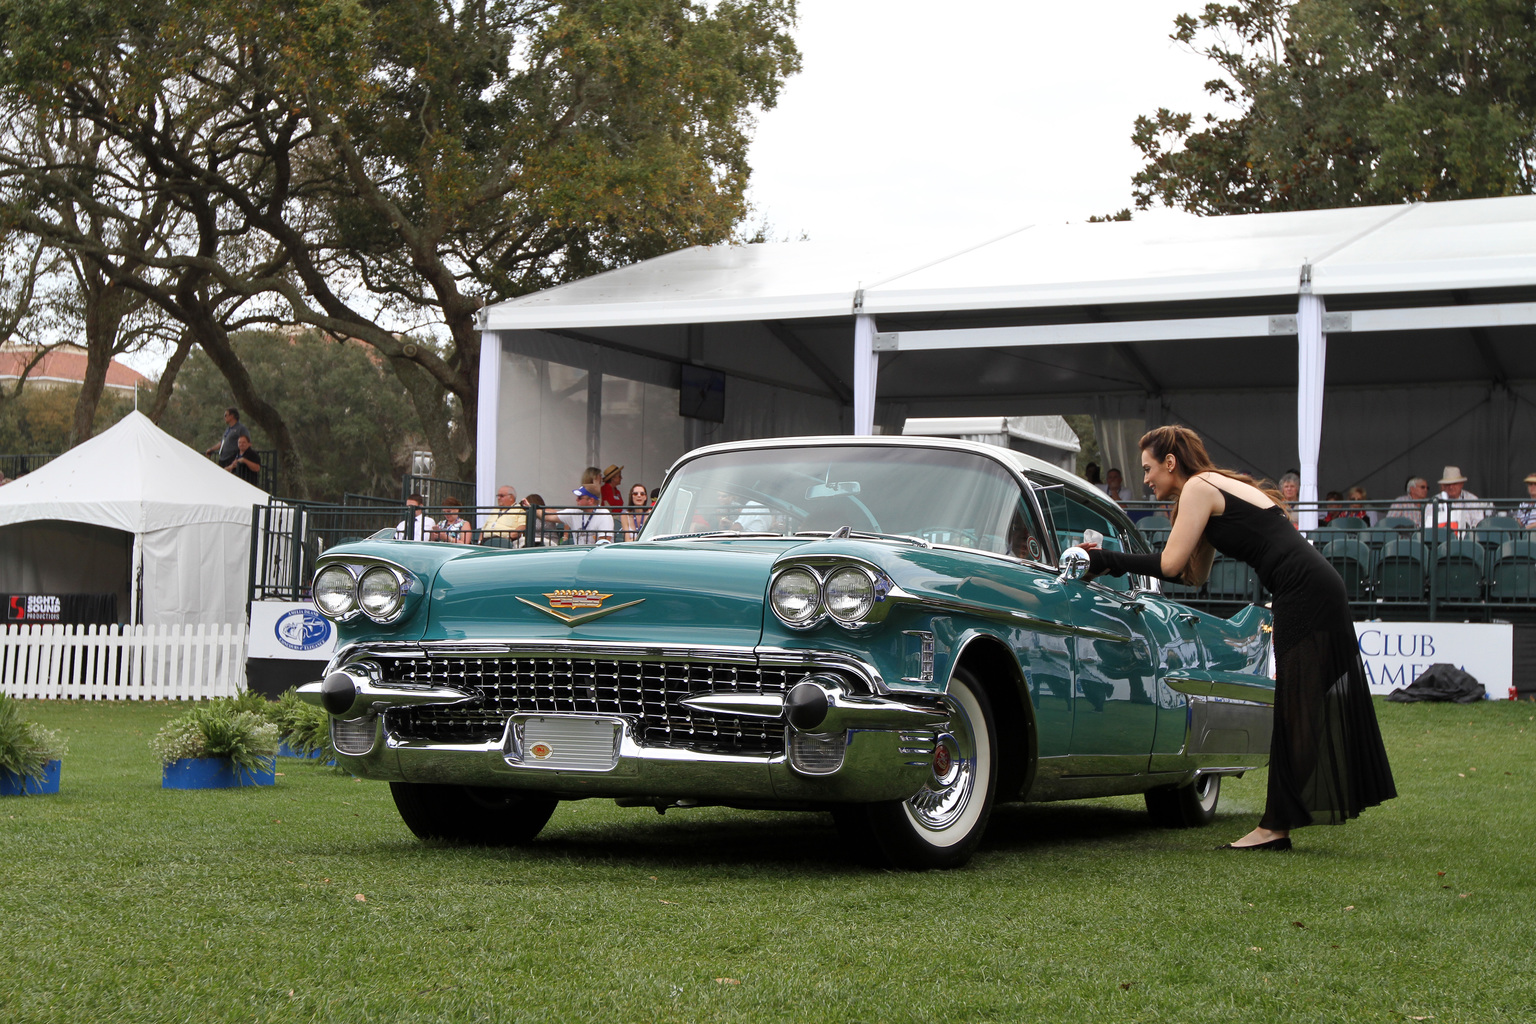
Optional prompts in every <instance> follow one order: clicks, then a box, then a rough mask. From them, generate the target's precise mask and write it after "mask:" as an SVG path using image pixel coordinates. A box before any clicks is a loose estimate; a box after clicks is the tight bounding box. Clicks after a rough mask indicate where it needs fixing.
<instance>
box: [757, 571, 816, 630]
mask: <svg viewBox="0 0 1536 1024" xmlns="http://www.w3.org/2000/svg"><path fill="white" fill-rule="evenodd" d="M768 603H769V604H770V605H771V606H772V607H773V614H775V615H777V616H778V617H779V618H780V619H782V620H784V623H785V624H786V625H789V626H807V625H810V623H811V622H813V621H814V620H815V619H816V617H817V615H818V614H820V612H821V581H820V580H818V579H817V578H816V577H815V576H814V575H812V574H811V572H810V570H808V569H790V570H788V571H787V572H782V573H780V574H779V578H778V579H776V580H774V581H773V588H772V589H771V590H770V591H769V593H768Z"/></svg>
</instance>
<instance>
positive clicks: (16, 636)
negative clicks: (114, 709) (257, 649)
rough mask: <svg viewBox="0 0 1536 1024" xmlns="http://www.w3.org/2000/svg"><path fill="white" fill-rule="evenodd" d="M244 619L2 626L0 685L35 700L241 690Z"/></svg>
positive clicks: (192, 695) (177, 696)
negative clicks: (190, 623)
mask: <svg viewBox="0 0 1536 1024" xmlns="http://www.w3.org/2000/svg"><path fill="white" fill-rule="evenodd" d="M245 645H246V626H245V623H243V622H241V623H235V624H228V623H226V624H222V625H216V626H210V625H206V624H204V625H198V626H61V625H40V626H6V627H4V631H3V633H0V691H4V692H5V693H7V694H9V695H10V696H12V697H30V698H33V699H40V700H198V699H200V698H206V697H232V696H234V695H235V694H237V693H239V692H240V691H241V690H244V689H245Z"/></svg>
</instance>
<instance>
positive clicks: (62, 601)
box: [3, 594, 117, 626]
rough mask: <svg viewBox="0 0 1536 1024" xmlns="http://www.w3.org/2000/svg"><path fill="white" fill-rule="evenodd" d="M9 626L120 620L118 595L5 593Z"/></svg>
mask: <svg viewBox="0 0 1536 1024" xmlns="http://www.w3.org/2000/svg"><path fill="white" fill-rule="evenodd" d="M3 600H4V605H5V622H6V625H9V626H30V625H42V624H44V623H51V622H59V623H64V624H66V625H102V626H105V625H110V624H111V623H114V622H116V621H117V595H116V594H5V595H3Z"/></svg>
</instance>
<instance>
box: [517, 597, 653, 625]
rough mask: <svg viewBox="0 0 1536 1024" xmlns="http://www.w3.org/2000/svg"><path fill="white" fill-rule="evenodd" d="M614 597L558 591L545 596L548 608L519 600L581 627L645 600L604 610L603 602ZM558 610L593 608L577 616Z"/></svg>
mask: <svg viewBox="0 0 1536 1024" xmlns="http://www.w3.org/2000/svg"><path fill="white" fill-rule="evenodd" d="M612 596H613V595H612V594H603V593H600V592H598V591H596V590H557V591H555V592H554V593H552V594H545V595H544V598H545V600H547V601H548V602H549V607H548V608H546V607H544V606H543V605H541V604H538V603H537V602H534V601H530V600H528V599H527V598H526V597H519V598H518V600H519V601H521V602H523V604H525V605H527V606H528V607H530V608H537V609H538V610H539V611H541V612H543V613H544V614H546V615H553V616H554V617H555V618H557V619H559V620H560V621H561V622H563V623H565V624H566V625H567V626H579V625H581V624H582V623H583V622H591V621H592V620H593V619H600V618H602V617H603V616H604V615H608V614H611V613H613V612H616V611H618V610H619V609H621V608H632V607H634V606H635V605H637V604H639V603H640V602H641V601H644V600H645V598H643V597H642V598H640V599H639V600H638V601H626V602H625V603H624V604H616V605H614V606H613V607H611V608H604V607H603V602H604V601H606V600H608V599H609V598H610V597H612ZM557 608H570V609H572V610H573V611H574V610H575V609H577V608H591V609H593V610H592V611H589V612H580V613H579V614H576V615H566V614H565V613H564V612H560V611H556V610H555V609H557Z"/></svg>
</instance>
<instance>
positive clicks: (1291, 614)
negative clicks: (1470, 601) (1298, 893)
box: [1205, 488, 1397, 831]
mask: <svg viewBox="0 0 1536 1024" xmlns="http://www.w3.org/2000/svg"><path fill="white" fill-rule="evenodd" d="M1219 489H1220V490H1221V492H1222V494H1223V496H1224V497H1225V498H1226V511H1224V512H1222V513H1221V514H1220V515H1216V516H1212V517H1211V518H1210V521H1209V522H1208V523H1207V525H1206V528H1205V537H1206V539H1207V540H1209V541H1210V542H1211V544H1212V545H1213V546H1214V547H1215V548H1216V550H1217V551H1220V552H1221V553H1222V554H1224V555H1227V556H1228V557H1230V558H1237V559H1241V560H1242V561H1244V562H1247V563H1248V564H1249V565H1251V566H1253V568H1254V569H1255V570H1256V571H1257V572H1258V574H1259V579H1260V581H1262V582H1263V584H1264V586H1265V587H1266V588H1267V589H1268V590H1269V592H1270V593H1272V594H1273V595H1274V606H1273V607H1274V616H1275V633H1274V642H1275V730H1274V737H1273V739H1272V740H1271V743H1270V754H1269V799H1268V802H1267V804H1266V806H1265V810H1264V817H1263V818H1262V819H1260V821H1259V825H1260V826H1261V827H1263V828H1267V829H1273V830H1276V831H1286V830H1289V829H1293V828H1299V827H1301V826H1303V825H1312V824H1327V825H1337V824H1342V823H1343V822H1344V821H1345V820H1346V819H1349V818H1353V817H1356V816H1358V815H1359V814H1360V812H1361V810H1363V809H1364V808H1367V807H1374V806H1376V805H1377V804H1379V803H1381V802H1382V801H1384V800H1390V799H1391V798H1392V797H1394V796H1396V795H1397V790H1396V788H1395V787H1394V786H1393V784H1392V768H1391V766H1390V765H1388V764H1387V751H1386V747H1384V746H1383V745H1382V742H1381V730H1380V729H1379V728H1378V727H1377V725H1376V711H1375V709H1374V708H1373V707H1372V706H1371V694H1370V690H1369V689H1368V688H1367V686H1366V682H1365V667H1364V665H1362V664H1361V661H1360V648H1359V645H1358V643H1357V641H1356V639H1355V627H1354V621H1353V619H1352V618H1351V617H1350V613H1349V598H1348V595H1347V594H1346V592H1345V590H1344V581H1343V579H1341V578H1340V577H1339V574H1338V572H1337V571H1336V570H1335V569H1334V568H1333V566H1331V565H1329V564H1328V562H1327V560H1326V559H1324V558H1323V556H1322V555H1321V554H1319V553H1318V552H1317V550H1316V549H1315V548H1313V547H1312V545H1311V544H1308V543H1307V541H1306V539H1305V538H1303V537H1302V536H1301V534H1299V533H1298V532H1296V528H1295V527H1294V526H1292V525H1291V522H1290V520H1289V519H1288V518H1287V517H1286V514H1285V512H1284V511H1283V510H1282V509H1281V508H1279V507H1278V506H1268V507H1264V508H1260V507H1258V506H1256V505H1253V504H1251V503H1250V502H1247V501H1244V500H1243V499H1242V498H1239V497H1238V496H1237V495H1235V494H1233V493H1232V492H1231V491H1228V490H1227V489H1226V488H1219Z"/></svg>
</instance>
